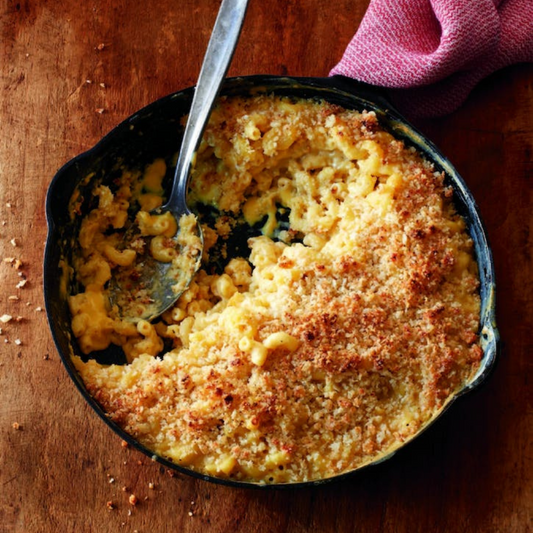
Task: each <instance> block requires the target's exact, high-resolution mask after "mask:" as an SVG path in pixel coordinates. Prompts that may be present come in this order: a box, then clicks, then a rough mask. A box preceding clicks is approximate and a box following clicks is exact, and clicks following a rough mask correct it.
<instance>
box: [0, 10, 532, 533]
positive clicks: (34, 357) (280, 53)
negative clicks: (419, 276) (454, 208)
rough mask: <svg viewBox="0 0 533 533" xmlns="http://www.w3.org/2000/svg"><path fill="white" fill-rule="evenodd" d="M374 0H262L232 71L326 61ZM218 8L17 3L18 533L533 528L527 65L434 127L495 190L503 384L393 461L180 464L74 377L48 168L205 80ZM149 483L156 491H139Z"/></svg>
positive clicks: (326, 66)
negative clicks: (53, 280) (58, 318)
mask: <svg viewBox="0 0 533 533" xmlns="http://www.w3.org/2000/svg"><path fill="white" fill-rule="evenodd" d="M367 5H368V1H367V0H359V1H355V0H339V2H336V3H333V2H323V1H321V0H307V1H306V2H298V1H296V0H286V1H284V2H279V1H275V0H263V1H261V2H259V1H255V2H254V1H252V2H251V6H250V9H249V12H248V16H247V19H246V22H245V27H244V31H243V34H242V38H241V41H240V43H239V47H238V50H237V52H236V55H235V59H234V62H233V65H232V68H231V71H230V75H241V74H242V75H246V74H257V73H271V74H290V75H310V76H325V75H327V73H328V72H329V70H330V69H331V68H332V67H333V66H334V65H335V63H336V61H338V60H339V59H340V57H341V55H342V52H343V50H344V48H345V46H346V45H347V43H348V42H349V40H350V38H351V36H352V35H353V33H354V32H355V30H356V28H357V26H358V24H359V22H360V20H361V18H362V16H363V14H364V11H365V9H366V7H367ZM217 9H218V1H215V0H182V1H181V2H176V1H173V2H171V1H168V0H158V1H157V2H155V1H154V0H146V1H144V2H128V1H126V0H115V1H114V2H111V1H109V0H92V1H89V2H78V1H75V0H62V1H61V2H59V1H51V0H49V1H47V0H40V1H37V0H19V1H14V0H13V1H12V0H3V1H2V3H1V7H0V30H1V53H0V58H1V59H0V76H1V77H0V87H1V91H2V92H1V98H0V125H1V126H0V256H1V258H2V259H4V258H10V257H14V258H19V259H21V260H22V261H23V266H22V267H21V269H20V270H17V269H16V268H15V267H14V265H11V264H9V263H6V262H2V263H1V264H0V315H2V314H4V313H8V314H10V315H12V316H14V317H18V316H20V317H22V320H21V321H20V322H15V321H12V322H10V323H8V324H5V325H4V324H1V325H0V326H1V327H2V335H0V343H1V346H2V349H1V350H0V532H2V533H4V532H20V533H26V532H45V533H46V532H69V531H77V532H78V533H84V532H95V531H98V532H101V531H135V530H136V531H139V532H165V531H183V532H205V531H209V532H214V533H219V532H220V533H229V532H231V533H240V532H243V533H252V532H275V533H281V532H291V533H296V532H307V531H316V532H388V531H394V532H398V533H403V532H406V533H407V532H410V533H412V532H427V531H432V532H450V531H458V532H461V531H468V532H483V533H488V532H511V533H515V532H516V533H519V532H520V533H522V532H525V531H530V528H531V520H532V517H531V511H532V503H533V494H532V456H531V441H532V434H533V431H532V417H531V414H532V406H531V384H530V380H531V362H530V357H531V353H532V341H531V338H532V336H531V330H532V326H533V324H532V315H533V313H532V307H533V304H532V290H531V289H532V267H531V249H532V248H531V244H532V243H531V229H532V228H531V226H532V217H531V205H532V203H531V199H532V198H531V193H532V187H531V177H532V170H533V168H532V163H531V161H532V148H533V121H532V117H533V87H532V84H533V70H532V69H531V67H530V66H527V65H518V66H514V67H510V68H507V69H505V70H502V71H501V72H498V73H496V74H494V75H492V76H491V77H489V78H488V79H487V80H485V81H484V82H482V83H481V84H480V86H479V87H477V88H476V89H475V91H474V92H473V93H472V95H471V96H470V98H469V99H468V101H467V103H466V104H465V105H464V106H463V107H462V108H461V110H460V111H458V112H456V113H454V114H453V115H450V116H448V117H445V118H442V119H439V120H432V121H427V122H424V123H422V124H421V125H420V126H421V127H422V129H423V130H424V131H425V132H426V133H428V134H429V136H430V137H431V138H433V139H434V140H435V141H436V143H437V144H438V145H440V147H441V148H442V149H443V151H444V152H445V153H446V154H447V155H448V156H449V157H450V159H451V160H452V162H453V163H454V164H455V165H456V166H457V168H458V170H459V171H460V173H461V174H462V175H463V177H464V178H465V180H466V181H467V183H468V185H469V187H470V188H471V189H472V191H473V193H474V195H475V197H476V198H477V201H478V203H479V206H480V209H481V212H482V214H483V217H484V220H485V223H486V225H487V229H488V233H489V237H490V240H491V243H492V247H493V251H494V257H495V262H496V269H497V280H498V320H499V327H500V331H501V334H502V338H503V339H504V348H503V353H502V356H501V358H500V362H499V365H498V367H497V369H496V371H495V372H494V374H493V376H492V377H491V379H490V381H489V383H488V384H487V385H486V386H484V387H483V388H482V390H480V391H479V392H476V393H474V394H471V395H470V396H468V397H466V398H464V399H463V400H462V401H460V402H458V403H457V404H456V405H455V406H454V407H453V408H452V410H451V411H449V412H448V413H447V414H446V415H445V416H444V418H443V419H441V420H440V421H439V423H438V424H436V425H435V426H434V427H433V428H431V429H430V430H429V431H428V432H427V433H426V434H424V435H423V436H422V437H421V438H420V439H419V440H417V441H416V442H415V443H413V444H412V445H410V446H409V447H408V448H406V449H405V450H404V451H402V452H400V453H398V454H397V456H396V457H395V458H394V459H392V460H391V461H389V462H387V463H385V464H383V465H380V466H378V467H375V468H373V469H371V470H367V471H363V472H362V473H361V474H360V475H357V476H355V477H353V478H351V479H348V480H346V481H342V482H339V483H335V484H331V485H327V486H324V487H321V488H308V489H304V490H291V489H288V490H283V491H254V490H252V491H249V490H237V489H232V488H227V487H223V486H218V485H213V484H208V483H205V482H202V481H197V480H194V479H191V478H189V477H186V476H182V475H173V476H172V477H171V476H169V475H168V473H167V472H166V471H165V470H164V469H163V468H161V467H160V466H159V465H157V464H155V463H152V462H151V461H150V460H149V459H148V458H147V457H144V456H143V455H140V454H139V453H137V452H135V451H133V450H131V449H128V448H123V447H122V446H121V443H120V440H119V438H118V437H117V436H115V435H114V434H113V433H112V432H111V431H110V430H109V429H108V428H107V427H106V426H105V425H104V424H103V423H102V422H101V421H100V420H99V419H98V418H97V417H96V415H95V414H94V413H93V412H92V411H91V410H90V408H88V407H87V406H86V405H85V403H84V401H83V399H82V398H81V396H80V394H79V393H78V392H77V391H76V389H75V387H74V385H73V384H72V382H71V381H70V379H69V378H68V376H67V374H66V372H65V370H64V368H63V367H62V364H61V362H60V359H59V356H58V354H57V352H56V350H55V347H54V345H53V342H52V340H51V337H50V334H49V331H48V326H47V323H46V318H45V314H44V313H43V312H42V311H39V308H43V307H44V304H43V296H42V291H41V284H42V275H41V267H42V255H43V248H44V241H45V238H46V221H45V215H44V202H45V196H46V191H47V187H48V184H49V183H50V180H51V178H52V177H53V175H54V174H55V172H56V171H57V169H58V168H59V167H60V166H61V165H62V164H64V163H65V162H67V161H68V160H69V159H70V158H72V157H73V156H75V155H77V154H78V153H80V152H82V151H84V150H86V149H88V148H90V147H91V146H92V145H93V144H94V143H96V142H97V141H98V140H99V139H100V138H101V137H102V136H103V135H104V134H105V133H106V132H108V131H109V130H110V129H111V128H112V127H113V126H115V125H116V124H118V123H119V122H120V121H121V120H123V119H124V118H125V117H127V116H128V115H130V114H131V113H133V112H134V111H135V110H137V109H139V108H141V107H142V106H144V105H146V104H148V103H150V102H151V101H153V100H155V99H157V98H159V97H161V96H163V95H165V94H168V93H170V92H173V91H175V90H179V89H181V88H184V87H186V86H189V85H192V84H194V81H195V79H196V77H197V74H198V71H199V66H200V62H201V57H202V55H203V51H204V49H205V46H206V44H207V40H208V37H209V33H210V30H211V27H212V24H213V22H214V19H215V16H216V11H217ZM96 110H103V112H102V113H99V112H97V111H96ZM12 239H15V241H12ZM14 244H15V245H16V246H14ZM19 273H22V274H23V275H24V277H26V278H27V280H28V281H27V284H26V285H25V286H24V287H23V288H16V285H17V283H18V282H19V281H20V280H21V279H22V278H21V276H19ZM10 296H18V297H19V300H13V299H10V298H9V297H10ZM16 339H19V340H20V341H21V344H20V345H17V344H16V343H15V341H16ZM14 423H17V424H19V429H15V428H14V427H13V424H14ZM150 483H153V484H154V488H153V489H152V488H150V485H149V484H150ZM123 487H126V490H125V491H124V490H123ZM130 494H135V495H136V496H137V498H138V499H139V503H138V504H137V505H136V506H134V507H133V506H131V505H130V504H129V503H128V497H129V495H130ZM107 502H113V506H114V509H113V510H109V509H108V508H107Z"/></svg>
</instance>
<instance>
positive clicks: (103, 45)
mask: <svg viewBox="0 0 533 533" xmlns="http://www.w3.org/2000/svg"><path fill="white" fill-rule="evenodd" d="M96 48H97V50H103V49H104V48H105V43H100V44H99V45H98V46H97V47H96Z"/></svg>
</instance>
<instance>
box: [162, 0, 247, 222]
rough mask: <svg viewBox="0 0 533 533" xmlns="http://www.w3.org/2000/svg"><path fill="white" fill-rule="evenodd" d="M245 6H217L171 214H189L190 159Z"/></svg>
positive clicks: (226, 0)
mask: <svg viewBox="0 0 533 533" xmlns="http://www.w3.org/2000/svg"><path fill="white" fill-rule="evenodd" d="M247 7H248V0H222V4H221V5H220V9H219V12H218V16H217V20H216V22H215V26H214V28H213V32H212V34H211V38H210V40H209V44H208V46H207V51H206V53H205V57H204V61H203V64H202V68H201V70H200V76H199V77H198V82H197V84H196V89H195V91H194V97H193V100H192V104H191V110H190V112H189V118H188V120H187V125H186V126H185V131H184V133H183V141H182V144H181V149H180V153H179V157H178V162H177V164H176V172H175V174H174V182H173V184H172V191H171V193H170V196H169V199H168V201H167V203H166V207H167V208H168V209H169V210H170V211H174V212H182V213H187V212H189V209H188V208H187V203H186V198H187V186H188V183H189V176H190V171H191V167H192V166H193V165H194V161H193V158H194V156H195V153H196V150H197V148H198V145H199V144H200V139H201V138H202V134H203V132H204V129H205V126H206V124H207V121H208V119H209V115H210V114H211V110H212V108H213V104H214V102H215V98H216V96H217V94H218V91H219V89H220V85H221V84H222V80H223V79H224V76H225V75H226V72H227V71H228V68H229V65H230V62H231V58H232V57H233V53H234V51H235V47H236V45H237V40H238V38H239V34H240V33H241V28H242V24H243V21H244V16H245V14H246V8H247Z"/></svg>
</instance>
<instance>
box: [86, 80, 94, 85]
mask: <svg viewBox="0 0 533 533" xmlns="http://www.w3.org/2000/svg"><path fill="white" fill-rule="evenodd" d="M92 82H93V80H85V83H86V84H87V85H90V84H91V83H92Z"/></svg>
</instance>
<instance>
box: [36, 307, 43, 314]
mask: <svg viewBox="0 0 533 533" xmlns="http://www.w3.org/2000/svg"><path fill="white" fill-rule="evenodd" d="M42 310H43V308H42V307H41V306H39V307H36V308H35V311H36V312H37V313H40V312H42Z"/></svg>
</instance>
